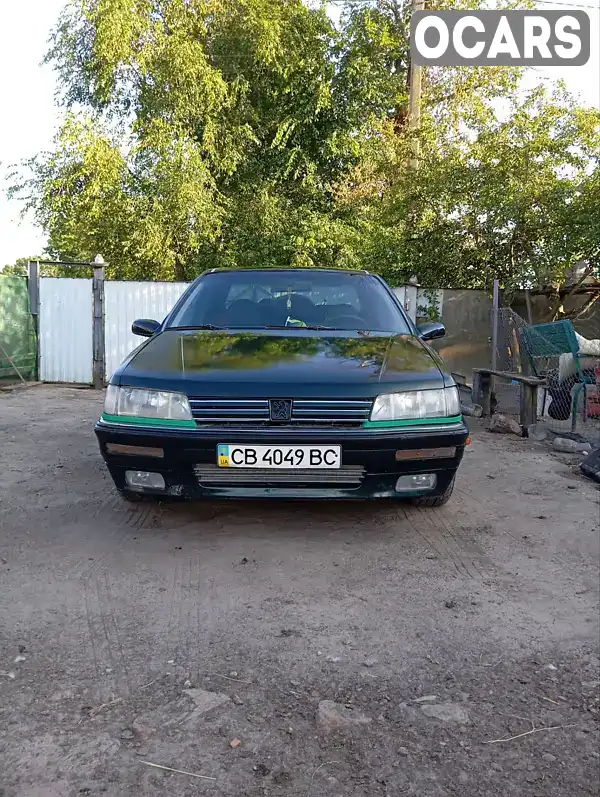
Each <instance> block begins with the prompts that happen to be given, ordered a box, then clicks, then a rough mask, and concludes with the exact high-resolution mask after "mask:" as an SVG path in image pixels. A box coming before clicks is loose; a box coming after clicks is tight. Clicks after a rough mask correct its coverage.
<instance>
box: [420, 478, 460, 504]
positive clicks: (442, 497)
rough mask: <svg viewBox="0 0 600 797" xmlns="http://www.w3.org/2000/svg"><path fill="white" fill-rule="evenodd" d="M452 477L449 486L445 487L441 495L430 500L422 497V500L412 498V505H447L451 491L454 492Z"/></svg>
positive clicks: (433, 496)
mask: <svg viewBox="0 0 600 797" xmlns="http://www.w3.org/2000/svg"><path fill="white" fill-rule="evenodd" d="M455 478H456V477H454V478H453V479H452V481H451V482H450V484H449V485H448V486H447V487H446V489H445V490H444V492H443V493H442V494H441V495H432V496H431V498H427V497H426V496H423V497H422V498H413V504H415V506H443V505H444V504H445V503H447V502H448V501H449V499H450V496H451V495H452V491H453V490H454V481H455Z"/></svg>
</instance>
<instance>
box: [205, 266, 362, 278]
mask: <svg viewBox="0 0 600 797" xmlns="http://www.w3.org/2000/svg"><path fill="white" fill-rule="evenodd" d="M243 271H256V272H260V271H290V272H295V273H300V274H311V273H314V272H315V271H316V272H327V273H329V274H339V272H340V271H341V272H342V273H344V274H358V275H360V276H363V277H364V275H365V274H368V275H369V276H372V275H371V272H370V271H367V270H366V269H353V268H286V267H285V266H265V267H264V268H256V267H254V268H251V267H248V268H245V267H244V268H234V267H231V268H211V269H209V270H208V271H205V272H204V274H219V273H222V272H225V273H227V272H232V273H234V274H235V273H238V272H243Z"/></svg>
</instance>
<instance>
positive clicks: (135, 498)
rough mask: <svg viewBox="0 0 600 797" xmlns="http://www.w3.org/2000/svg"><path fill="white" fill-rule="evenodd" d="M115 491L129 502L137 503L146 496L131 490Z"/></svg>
mask: <svg viewBox="0 0 600 797" xmlns="http://www.w3.org/2000/svg"><path fill="white" fill-rule="evenodd" d="M117 492H118V493H119V495H120V496H121V498H122V499H123V500H124V501H127V502H128V503H130V504H139V503H140V502H141V501H143V500H144V498H146V496H145V495H142V494H141V493H134V492H132V491H131V490H121V489H117Z"/></svg>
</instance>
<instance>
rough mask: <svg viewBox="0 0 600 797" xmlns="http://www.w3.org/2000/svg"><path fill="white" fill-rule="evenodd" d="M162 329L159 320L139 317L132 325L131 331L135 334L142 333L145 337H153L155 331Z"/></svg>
mask: <svg viewBox="0 0 600 797" xmlns="http://www.w3.org/2000/svg"><path fill="white" fill-rule="evenodd" d="M159 329H160V322H159V321H152V320H151V319H149V318H138V320H137V321H134V322H133V324H132V325H131V331H132V332H133V334H134V335H141V336H142V337H143V338H151V337H152V335H154V333H155V332H158V330H159Z"/></svg>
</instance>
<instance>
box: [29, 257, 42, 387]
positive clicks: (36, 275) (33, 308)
mask: <svg viewBox="0 0 600 797" xmlns="http://www.w3.org/2000/svg"><path fill="white" fill-rule="evenodd" d="M27 291H28V293H29V312H30V313H31V318H32V320H33V333H34V335H35V379H39V378H40V334H39V332H40V264H39V262H38V261H37V260H30V261H29V264H28V268H27Z"/></svg>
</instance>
